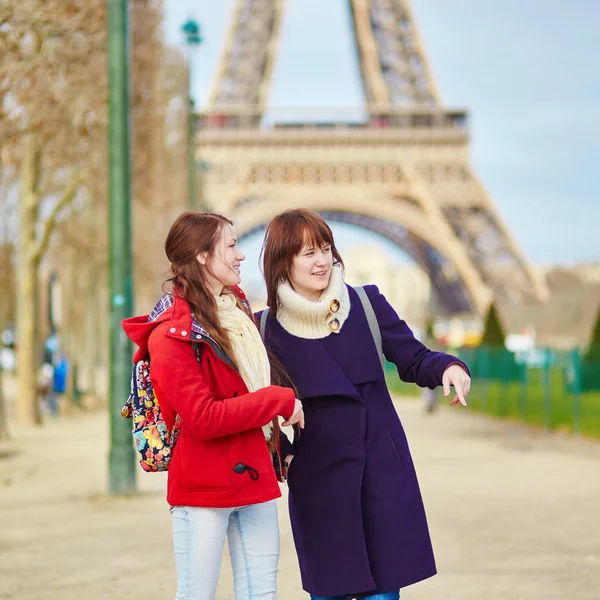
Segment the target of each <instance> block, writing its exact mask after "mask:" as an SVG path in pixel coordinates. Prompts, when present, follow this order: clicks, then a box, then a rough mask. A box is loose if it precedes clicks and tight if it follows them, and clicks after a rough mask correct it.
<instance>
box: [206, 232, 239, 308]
mask: <svg viewBox="0 0 600 600" xmlns="http://www.w3.org/2000/svg"><path fill="white" fill-rule="evenodd" d="M196 258H197V260H198V261H199V262H200V264H201V265H204V266H206V268H207V270H208V274H207V279H208V284H209V285H210V287H211V288H212V291H213V294H215V296H219V295H220V294H221V292H222V291H223V287H225V286H232V285H238V284H239V283H240V281H241V277H240V265H241V263H242V261H243V260H245V259H246V257H245V256H244V254H243V253H242V251H241V250H240V249H239V246H238V241H237V236H236V234H235V228H234V227H233V225H230V224H229V223H225V224H224V225H223V227H221V230H220V233H219V237H218V238H217V240H216V244H215V250H214V252H213V254H212V255H210V256H208V255H207V254H206V253H202V252H201V253H200V254H198V256H197V257H196Z"/></svg>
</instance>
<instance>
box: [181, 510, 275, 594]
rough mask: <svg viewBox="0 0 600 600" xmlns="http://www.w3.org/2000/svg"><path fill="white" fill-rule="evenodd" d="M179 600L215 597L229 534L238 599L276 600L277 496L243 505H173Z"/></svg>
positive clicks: (230, 554) (235, 589)
mask: <svg viewBox="0 0 600 600" xmlns="http://www.w3.org/2000/svg"><path fill="white" fill-rule="evenodd" d="M171 515H172V520H173V545H174V548H175V564H176V566H177V595H176V596H175V600H214V598H215V594H216V589H217V582H218V580H219V571H220V567H221V558H222V556H223V548H224V546H225V538H227V543H228V546H229V556H230V558H231V565H232V567H233V582H234V584H233V585H234V591H235V600H275V598H276V589H277V567H278V563H279V523H278V520H277V504H276V503H275V500H271V501H270V502H265V503H263V504H253V505H250V506H243V507H240V508H203V507H197V506H174V507H172V508H171Z"/></svg>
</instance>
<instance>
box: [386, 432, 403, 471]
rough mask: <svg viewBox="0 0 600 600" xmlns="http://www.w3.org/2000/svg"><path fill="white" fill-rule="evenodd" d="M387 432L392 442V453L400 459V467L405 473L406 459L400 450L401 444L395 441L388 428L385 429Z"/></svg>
mask: <svg viewBox="0 0 600 600" xmlns="http://www.w3.org/2000/svg"><path fill="white" fill-rule="evenodd" d="M385 430H386V431H387V434H388V437H389V440H390V444H391V446H392V451H393V452H394V454H395V455H396V457H397V458H398V465H399V467H400V470H401V471H404V459H403V458H402V452H401V450H400V448H399V444H398V442H396V440H395V439H394V436H393V435H392V432H391V431H390V430H389V429H388V428H387V427H386V428H385Z"/></svg>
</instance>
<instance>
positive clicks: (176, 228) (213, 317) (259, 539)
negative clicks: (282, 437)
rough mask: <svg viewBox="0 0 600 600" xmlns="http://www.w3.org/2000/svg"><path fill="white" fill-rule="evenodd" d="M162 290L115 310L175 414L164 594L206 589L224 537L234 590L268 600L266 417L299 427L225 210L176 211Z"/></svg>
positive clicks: (198, 594)
mask: <svg viewBox="0 0 600 600" xmlns="http://www.w3.org/2000/svg"><path fill="white" fill-rule="evenodd" d="M165 251H166V254H167V258H168V259H169V261H170V263H171V272H172V275H171V277H170V278H169V280H168V281H169V282H170V283H171V285H172V289H173V291H172V292H171V293H168V294H165V295H163V297H162V298H161V299H160V301H159V302H158V304H157V305H156V307H155V309H154V310H153V312H152V313H151V314H150V315H147V316H142V317H134V318H131V319H127V320H126V321H124V323H123V326H124V329H125V331H126V333H127V335H128V336H129V337H130V338H131V339H132V340H133V341H134V342H135V343H136V344H137V345H138V346H139V349H138V351H137V352H136V355H135V357H134V361H137V360H140V359H142V358H146V357H147V356H150V372H151V381H152V384H153V386H154V389H155V391H156V394H157V398H158V400H159V403H160V406H161V411H162V413H163V417H164V419H165V421H166V423H167V426H168V427H169V428H172V427H173V425H174V423H175V418H176V416H177V415H178V416H179V417H180V418H181V419H182V420H183V425H182V428H181V433H180V435H179V438H178V440H177V443H176V446H175V448H174V451H173V457H172V461H171V463H170V465H169V472H168V491H167V501H168V502H169V504H170V506H171V513H172V520H173V541H174V547H175V559H176V564H177V595H176V600H184V599H185V600H213V599H214V597H215V590H216V587H217V582H218V577H219V568H220V565H221V558H222V554H223V547H224V544H225V538H226V537H227V540H228V545H229V553H230V556H231V563H232V566H233V572H234V587H235V598H236V600H249V599H251V598H252V599H256V598H261V599H264V600H275V597H276V576H277V564H278V559H279V529H278V521H277V507H276V504H275V499H276V498H278V497H279V496H280V495H281V492H280V489H279V485H278V482H277V478H276V476H275V471H274V469H273V461H272V458H271V452H278V437H279V436H278V432H279V430H278V427H277V417H278V416H281V417H283V418H284V419H285V420H286V422H285V423H284V425H292V424H296V423H297V424H299V426H300V427H303V426H304V416H303V412H302V404H301V403H300V401H299V400H297V399H296V398H295V394H294V392H293V390H291V389H289V388H282V387H278V386H273V385H270V367H269V361H268V358H267V353H266V350H265V347H264V345H263V344H262V341H261V339H260V335H259V332H258V330H257V328H256V325H255V323H254V321H253V319H252V313H251V312H250V309H249V306H248V304H247V302H246V300H245V297H244V295H243V293H242V292H241V290H240V289H239V288H237V287H236V286H237V285H238V284H239V282H240V264H241V262H242V261H243V260H244V258H245V257H244V255H243V254H242V252H241V251H240V249H239V248H238V245H237V238H236V235H235V230H234V228H233V224H232V223H231V221H229V220H228V219H226V218H225V217H223V216H221V215H216V214H202V213H184V214H183V215H181V216H180V217H179V218H178V219H177V220H176V221H175V223H174V224H173V226H172V227H171V230H170V232H169V235H168V236H167V240H166V243H165Z"/></svg>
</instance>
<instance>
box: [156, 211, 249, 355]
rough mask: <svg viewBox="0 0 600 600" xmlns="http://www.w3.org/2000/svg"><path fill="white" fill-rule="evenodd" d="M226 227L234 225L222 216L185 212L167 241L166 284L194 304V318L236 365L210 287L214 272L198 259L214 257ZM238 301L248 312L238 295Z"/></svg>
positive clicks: (180, 216)
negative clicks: (167, 263) (199, 256)
mask: <svg viewBox="0 0 600 600" xmlns="http://www.w3.org/2000/svg"><path fill="white" fill-rule="evenodd" d="M226 225H233V223H232V221H230V220H229V219H228V218H227V217H225V216H223V215H220V214H218V213H197V212H184V213H183V214H181V215H179V217H177V219H175V222H174V223H173V225H171V229H170V230H169V233H168V235H167V239H166V241H165V254H166V255H167V258H168V259H169V262H170V263H171V276H170V277H169V278H168V279H166V280H165V282H164V283H163V289H165V288H166V285H167V284H169V283H170V284H171V292H172V293H173V295H175V296H179V297H180V298H183V299H184V300H185V301H186V302H187V303H188V304H189V305H190V308H191V310H192V313H193V315H194V316H195V317H196V319H197V320H198V321H199V322H200V323H201V324H202V327H204V329H206V331H207V332H208V334H209V335H210V337H212V338H213V339H214V340H215V342H217V344H219V346H220V347H221V348H222V349H223V351H224V352H225V353H226V354H227V356H228V357H229V358H230V360H231V361H232V362H233V364H234V365H235V364H236V361H235V356H234V354H233V351H232V347H231V342H230V341H229V337H228V336H227V334H226V333H225V332H223V331H222V330H221V326H220V324H219V317H218V313H217V302H216V300H215V298H214V295H213V293H212V291H211V289H210V287H209V286H208V282H207V275H209V274H210V269H209V267H208V266H204V265H201V264H200V262H199V261H198V259H197V256H198V254H200V253H206V255H207V258H208V259H210V258H211V257H212V256H214V254H215V251H216V247H217V243H218V241H219V237H220V235H221V231H222V230H223V228H224V227H225V226H226ZM207 264H208V260H207ZM225 289H228V288H225ZM234 295H235V294H234ZM236 302H237V303H238V306H239V307H240V308H242V310H244V309H243V307H242V306H241V303H240V302H239V299H238V298H237V296H236ZM245 312H246V311H245ZM250 318H252V316H250Z"/></svg>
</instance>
